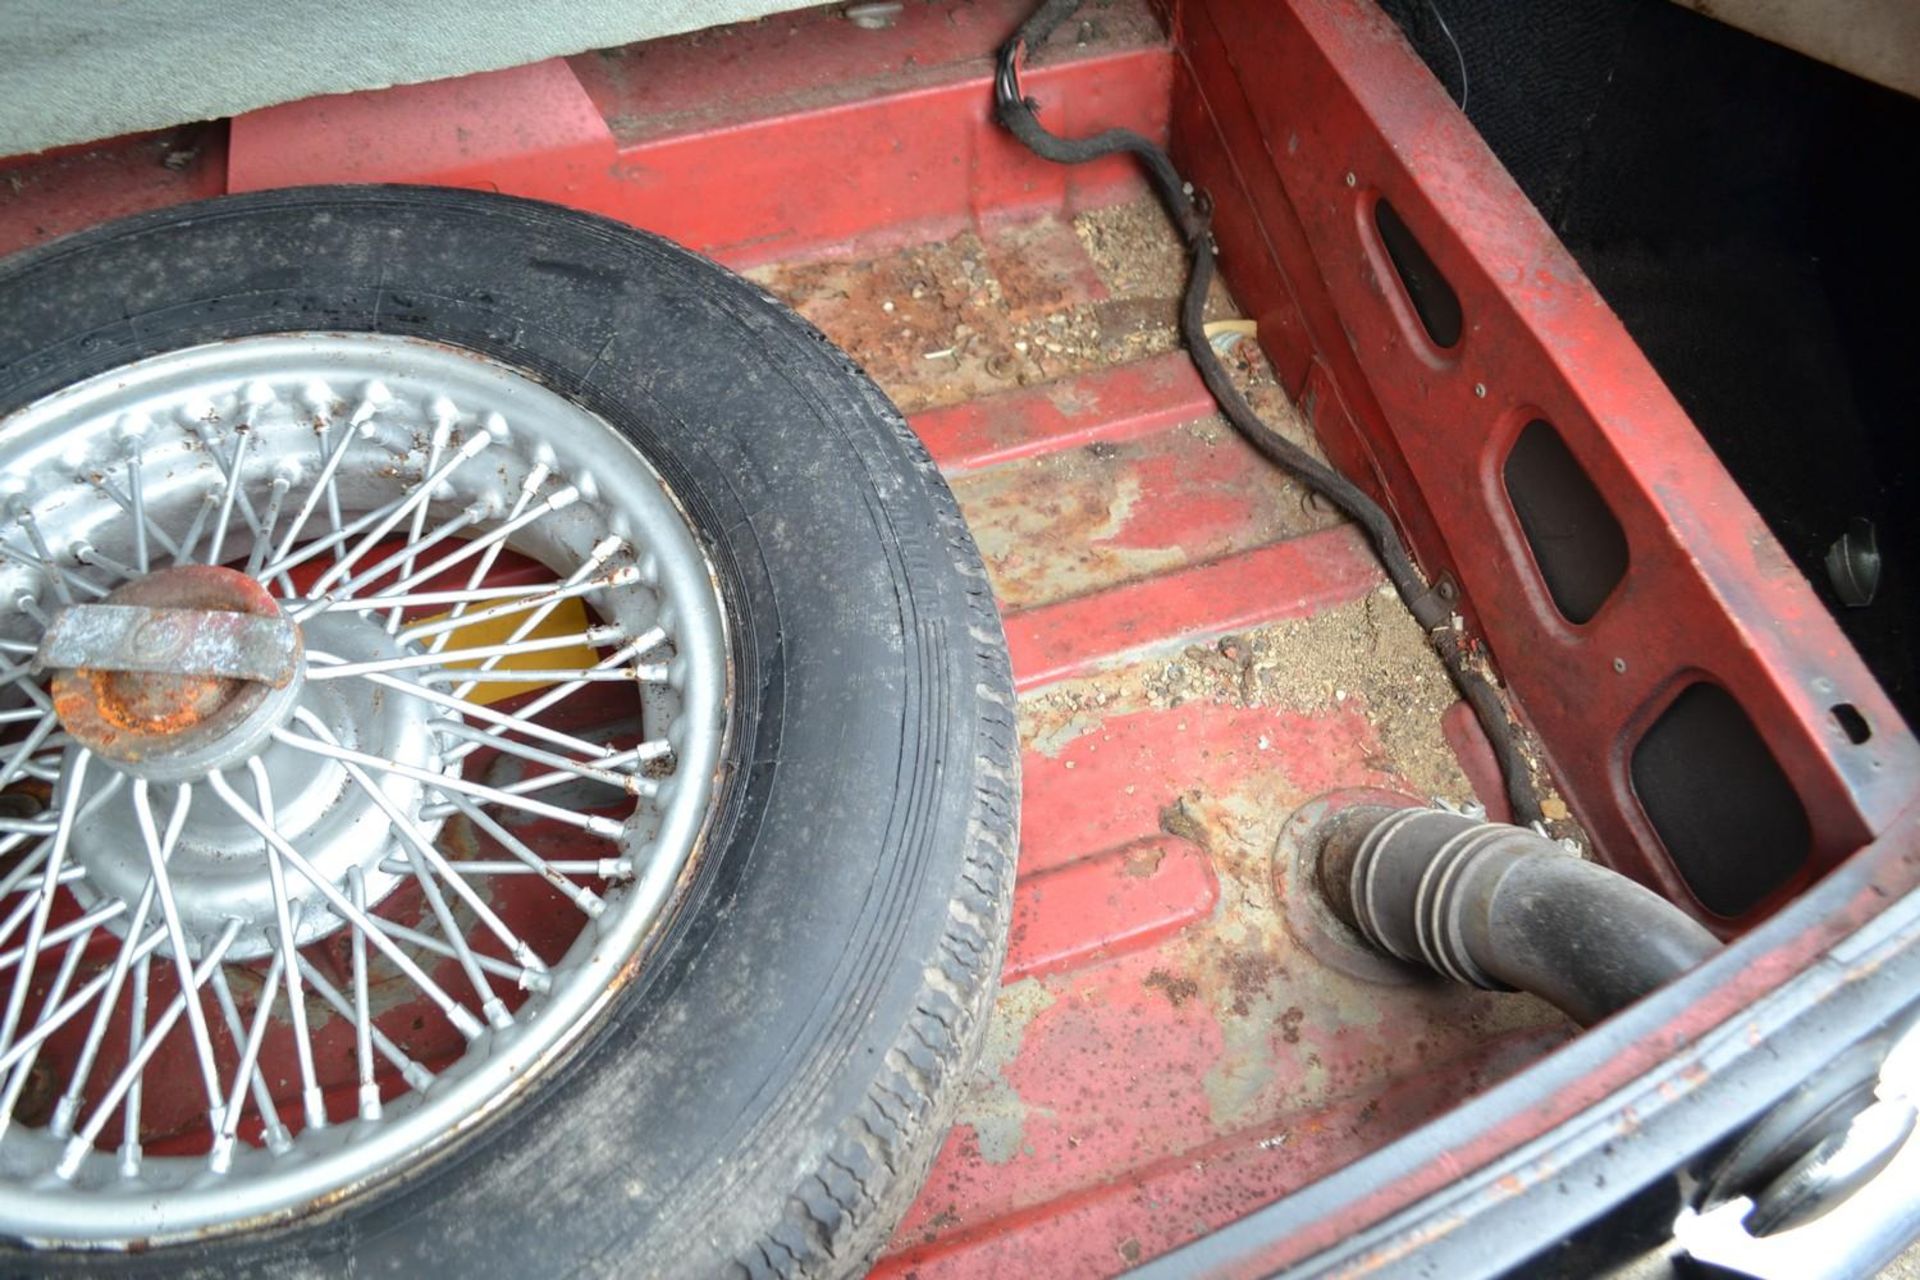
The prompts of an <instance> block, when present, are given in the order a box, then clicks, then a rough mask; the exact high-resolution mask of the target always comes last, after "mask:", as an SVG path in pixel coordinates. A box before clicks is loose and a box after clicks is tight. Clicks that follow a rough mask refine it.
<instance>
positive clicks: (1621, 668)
mask: <svg viewBox="0 0 1920 1280" xmlns="http://www.w3.org/2000/svg"><path fill="white" fill-rule="evenodd" d="M1613 671H1614V674H1615V675H1622V676H1623V675H1625V674H1627V660H1626V659H1625V658H1615V659H1614V660H1613Z"/></svg>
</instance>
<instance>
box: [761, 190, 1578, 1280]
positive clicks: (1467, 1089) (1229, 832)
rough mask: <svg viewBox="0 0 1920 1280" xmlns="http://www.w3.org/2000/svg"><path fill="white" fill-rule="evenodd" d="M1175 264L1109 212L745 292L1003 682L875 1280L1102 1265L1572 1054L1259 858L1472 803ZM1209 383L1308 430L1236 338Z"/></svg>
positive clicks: (1146, 212) (1413, 631)
mask: <svg viewBox="0 0 1920 1280" xmlns="http://www.w3.org/2000/svg"><path fill="white" fill-rule="evenodd" d="M1181 271H1182V262H1181V258H1180V254H1179V252H1178V249H1177V244H1176V241H1175V240H1174V239H1173V237H1172V234H1171V232H1170V230H1168V229H1167V228H1166V226H1165V224H1164V222H1163V221H1162V220H1161V219H1160V217H1159V215H1158V212H1157V210H1156V209H1155V208H1154V206H1152V205H1151V204H1150V203H1148V202H1146V201H1144V200H1134V201H1132V202H1129V203H1126V204H1121V205H1115V206H1110V207H1106V208H1101V209H1094V210H1090V211H1087V212H1084V213H1082V214H1081V215H1079V216H1078V217H1077V218H1074V219H1072V220H1068V219H1066V218H1065V217H1064V216H1061V217H1055V216H1051V215H1050V216H1045V217H1041V218H1039V219H1037V220H1034V221H1029V222H1023V223H1018V224H1011V225H1005V226H1002V227H1000V228H998V229H996V230H993V231H990V232H987V233H984V236H983V235H979V234H975V233H965V234H962V235H959V236H956V237H954V238H953V239H951V240H948V241H946V242H943V243H940V244H935V245H923V246H919V247H915V248H909V249H905V250H897V251H894V252H890V253H884V254H880V255H878V256H871V257H868V256H863V253H862V248H861V245H860V244H859V243H858V242H856V243H855V244H854V245H852V246H850V247H845V248H843V249H842V250H841V251H840V252H839V254H838V255H837V256H836V257H835V258H834V259H832V260H827V261H810V262H800V263H787V264H780V265H775V266H770V267H764V268H761V269H759V270H757V271H755V272H754V273H753V274H754V275H755V276H756V278H758V279H759V280H760V281H761V282H762V283H764V284H765V285H766V286H767V287H768V288H770V289H771V290H772V291H773V292H775V293H776V294H778V295H780V296H782V297H783V298H785V299H786V300H788V301H789V302H791V303H792V304H793V305H794V306H796V307H797V308H798V309H799V310H800V311H802V312H803V313H804V314H806V315H807V316H809V317H810V318H811V319H813V320H814V321H815V322H816V323H818V324H819V325H820V326H821V327H822V328H823V329H824V330H826V332H827V333H828V335H829V336H831V337H832V338H833V339H834V340H835V341H836V342H838V343H840V345H842V346H843V347H845V348H846V349H847V350H849V351H850V352H852V353H853V355H854V356H855V357H856V358H857V359H859V360H860V361H861V362H862V363H863V364H864V365H865V366H866V368H867V369H868V371H869V372H871V373H872V374H873V375H874V376H875V378H876V379H878V380H879V381H880V383H881V384H882V386H884V387H885V388H886V390H887V391H888V392H889V394H891V395H892V396H893V397H894V399H895V401H896V402H897V403H899V404H900V406H901V407H902V409H903V410H905V411H906V412H907V413H908V414H909V416H910V418H911V420H912V421H913V424H914V426H915V428H916V429H917V430H918V431H919V433H920V435H921V437H922V439H923V440H925V441H926V443H927V445H928V447H929V448H930V449H931V450H932V451H933V453H934V455H935V457H936V459H937V460H938V461H939V462H940V463H941V465H942V467H943V468H944V469H945V470H946V471H947V473H948V475H949V477H950V478H951V479H952V481H953V484H954V488H955V491H956V492H957V493H958V495H959V498H960V503H961V507H962V509H963V510H964V511H965V513H966V515H967V518H968V520H969V522H970V523H971V525H972V528H973V531H974V536H975V537H976V538H977V539H978V540H979V543H980V547H981V551H982V553H983V554H984V555H985V557H986V561H987V566H988V571H989V573H990V575H991V577H992V580H993V583H994V587H995V591H996V593H997V595H998V598H999V601H1000V606H1001V611H1002V613H1003V615H1004V616H1005V618H1006V623H1007V630H1008V635H1009V641H1010V643H1011V646H1012V650H1013V656H1014V669H1015V676H1016V679H1017V681H1018V682H1019V686H1020V689H1021V704H1020V723H1021V735H1022V745H1023V747H1024V757H1025V758H1024V768H1025V782H1024V788H1025V798H1024V802H1023V803H1024V816H1023V820H1022V833H1021V851H1020V878H1019V881H1018V883H1017V886H1016V889H1015V907H1014V926H1013V938H1012V945H1011V949H1010V952H1009V955H1008V959H1007V969H1006V975H1005V980H1004V985H1003V988H1002V991H1001V995H1000V999H999V1003H998V1006H997V1009H996V1012H995V1016H994V1020H993V1022H992V1024H991V1026H990V1029H989V1032H988V1043H987V1049H986V1052H985V1055H984V1057H983V1060H982V1061H981V1063H980V1066H979V1069H978V1070H977V1072H976V1073H975V1076H974V1078H973V1080H972V1083H971V1086H970V1088H969V1090H968V1092H967V1096H966V1098H965V1101H964V1102H963V1103H962V1105H961V1109H960V1114H959V1117H958V1121H957V1123H956V1124H955V1127H954V1129H953V1132H952V1134H951V1135H950V1137H949V1138H948V1140H947V1144H946V1147H945V1150H944V1151H943V1152H942V1154H941V1156H940V1158H939V1160H938V1162H937V1164H936V1165H935V1167H934V1171H933V1175H932V1178H931V1179H930V1181H929V1182H928V1185H927V1188H926V1190H925V1191H924V1192H923V1193H922V1195H921V1197H920V1199H919V1201H918V1203H917V1204H916V1205H915V1206H914V1208H913V1210H912V1212H911V1213H910V1214H909V1215H908V1217H907V1220H906V1222H905V1223H904V1224H903V1226H902V1227H901V1229H900V1232H899V1234H898V1235H897V1236H896V1238H895V1240H894V1243H893V1246H892V1248H891V1251H890V1252H889V1254H888V1255H887V1257H886V1258H885V1259H884V1260H883V1261H882V1263H881V1265H880V1267H879V1271H878V1273H879V1274H881V1275H888V1276H908V1275H912V1276H920V1277H934V1276H974V1275H978V1276H986V1275H1001V1274H1022V1275H1044V1276H1049V1277H1068V1276H1104V1275H1110V1274H1113V1273H1115V1272H1118V1271H1121V1270H1124V1269H1125V1268H1126V1267H1127V1266H1128V1265H1130V1264H1132V1263H1135V1262H1138V1261H1141V1260H1142V1259H1145V1258H1148V1257H1152V1256H1154V1255H1155V1254H1158V1253H1161V1252H1164V1251H1166V1250H1167V1249H1169V1248H1172V1247H1174V1246H1176V1245H1178V1244H1181V1243H1183V1242H1185V1241H1187V1240H1190V1239H1192V1238H1194V1237H1195V1236H1198V1235H1200V1234H1203V1233H1205V1232H1206V1231H1208V1230H1210V1229H1212V1228H1215V1227H1218V1226H1221V1225H1223V1224H1225V1223H1227V1222H1229V1221H1232V1220H1233V1219H1235V1218H1237V1217H1239V1216H1241V1215H1242V1214H1244V1213H1246V1212H1247V1211H1248V1210H1250V1209H1252V1208H1254V1207H1256V1206H1257V1205H1259V1204H1262V1203H1265V1202H1266V1201H1268V1200H1271V1199H1272V1198H1274V1197H1276V1196H1278V1195H1280V1194H1283V1193H1285V1192H1287V1191H1290V1190H1292V1189H1294V1188H1297V1187H1300V1186H1302V1185H1304V1184H1306V1183H1308V1182H1310V1181H1312V1180H1314V1179H1315V1178H1318V1177H1320V1176H1322V1175H1324V1174H1326V1173H1328V1172H1330V1171H1332V1170H1333V1169H1335V1168H1338V1167H1339V1166H1341V1165H1344V1164H1346V1163H1348V1162H1350V1161H1352V1160H1353V1159H1355V1158H1357V1157H1358V1156H1360V1155H1362V1154H1364V1153H1366V1152H1367V1151H1370V1150H1372V1149H1374V1148H1375V1147H1378V1146H1380V1145H1381V1144H1383V1143H1385V1142H1386V1141H1388V1140H1390V1139H1391V1138H1394V1137H1396V1136H1398V1135H1400V1134H1402V1133H1405V1132H1406V1131H1408V1130H1409V1129H1411V1128H1413V1127H1415V1126H1417V1125H1418V1124H1420V1123H1422V1122H1423V1121H1425V1120H1427V1119H1429V1118H1431V1117H1433V1116H1434V1115H1436V1114H1438V1113H1439V1112H1441V1111H1444V1110H1445V1109H1446V1108H1448V1107H1450V1106H1452V1105H1453V1104H1454V1103H1456V1102H1458V1101H1459V1100H1460V1099H1461V1098H1462V1097H1463V1096H1465V1095H1467V1094H1470V1093H1472V1092H1475V1091H1477V1090H1478V1089H1481V1088H1483V1087H1485V1086H1486V1085H1488V1084H1490V1083H1492V1082H1494V1081H1496V1080H1498V1079H1500V1078H1502V1077H1503V1076H1505V1075H1508V1074H1510V1073H1512V1072H1514V1071H1516V1070H1518V1069H1519V1068H1520V1067H1522V1066H1524V1065H1526V1064H1527V1063H1528V1062H1530V1061H1532V1060H1533V1059H1534V1058H1535V1057H1537V1056H1539V1055H1540V1054H1542V1053H1544V1052H1546V1051H1547V1050H1549V1049H1550V1048H1552V1047H1554V1046H1556V1045H1558V1044H1559V1043H1561V1042H1562V1041H1563V1040H1565V1039H1566V1038H1567V1037H1568V1036H1570V1035H1571V1034H1572V1027H1571V1026H1570V1024H1568V1023H1567V1022H1566V1021H1565V1020H1564V1019H1563V1018H1561V1017H1560V1015H1558V1014H1557V1013H1555V1012H1554V1011H1553V1010H1551V1009H1549V1008H1547V1007H1546V1006H1544V1005H1542V1004H1539V1003H1537V1002H1534V1001H1532V1000H1530V999H1527V998H1525V997H1519V996H1493V995H1486V994H1482V993H1477V992H1472V991H1466V990H1461V989H1458V988H1455V987H1452V986H1448V985H1442V984H1439V983H1437V982H1427V981H1421V982H1414V983H1404V984H1389V983H1381V982H1369V981H1363V980H1360V979H1357V978H1353V977H1350V976H1348V975H1347V974H1345V973H1343V972H1341V971H1339V970H1337V969H1336V968H1334V967H1331V966H1330V965H1329V964H1327V963H1324V962H1323V961H1321V960H1320V959H1317V958H1316V957H1315V956H1314V955H1313V954H1312V953H1310V952H1309V951H1308V950H1307V948H1306V946H1305V945H1304V944H1303V941H1302V939H1301V938H1300V937H1298V936H1296V934H1295V932H1294V929H1293V926H1291V925H1290V924H1289V921H1288V913H1287V911H1286V909H1285V908H1286V905H1287V898H1288V896H1289V895H1293V894H1297V893H1298V892H1299V890H1298V888H1297V887H1296V886H1291V885H1289V884H1286V883H1285V882H1284V881H1282V882H1279V883H1276V879H1275V871H1274V851H1275V845H1276V841H1277V840H1278V838H1279V835H1280V831H1281V828H1282V826H1283V824H1284V823H1285V822H1286V820H1287V819H1288V818H1289V816H1291V815H1292V814H1293V813H1294V811H1295V810H1296V809H1297V808H1299V807H1300V806H1301V805H1302V804H1303V803H1304V802H1306V801H1308V800H1310V799H1312V798H1313V797H1315V796H1318V795H1321V794H1323V793H1325V792H1328V791H1331V790H1334V789H1337V788H1348V787H1358V786H1369V787H1379V788H1386V789H1389V790H1393V791H1397V792H1401V793H1404V794H1408V795H1412V796H1417V797H1421V798H1429V797H1435V798H1441V799H1446V800H1449V801H1454V802H1464V801H1469V800H1472V799H1474V798H1475V797H1474V789H1473V786H1472V784H1471V783H1470V782H1469V781H1468V777H1467V775H1466V773H1465V772H1463V770H1462V767H1461V764H1460V762H1459V761H1458V759H1457V758H1456V757H1455V754H1454V751H1453V748H1452V747H1451V746H1450V745H1449V744H1450V741H1451V739H1450V737H1449V735H1448V733H1447V732H1446V731H1444V730H1443V723H1449V724H1451V725H1452V726H1453V727H1455V728H1456V729H1457V728H1458V724H1459V720H1460V716H1459V710H1460V709H1459V708H1457V707H1456V706H1455V702H1454V695H1453V690H1452V687H1451V686H1450V685H1449V684H1448V682H1447V679H1446V676H1445V674H1444V672H1443V671H1442V670H1441V668H1440V667H1439V665H1438V664H1437V662H1436V661H1435V660H1434V659H1433V658H1432V657H1431V656H1430V653H1429V651H1428V649H1427V648H1426V645H1425V643H1424V640H1423V638H1422V637H1421V635H1420V633H1419V631H1418V629H1417V627H1416V626H1415V625H1414V623H1413V622H1412V620H1411V618H1410V617H1409V616H1408V615H1407V614H1406V612H1405V611H1404V609H1402V608H1401V606H1400V604H1399V602H1398V600H1397V599H1396V598H1395V597H1394V596H1393V594H1392V592H1391V589H1390V588H1388V587H1387V586H1385V584H1384V582H1383V580H1382V578H1381V576H1380V573H1379V570H1378V569H1377V567H1376V565H1375V563H1374V561H1373V559H1372V556H1371V554H1370V553H1369V552H1368V551H1367V550H1366V548H1365V545H1364V543H1363V542H1362V541H1361V539H1360V538H1359V537H1358V536H1357V535H1356V534H1355V532H1354V531H1353V529H1352V528H1351V527H1350V526H1348V525H1346V524H1344V523H1343V522H1342V521H1340V520H1339V518H1338V517H1337V516H1334V515H1332V514H1330V513H1328V512H1326V511H1324V510H1323V509H1321V507H1320V506H1319V505H1318V504H1317V503H1316V502H1314V501H1311V500H1309V499H1308V497H1307V495H1306V494H1305V493H1303V492H1302V491H1301V489H1300V488H1299V486H1297V485H1296V484H1294V483H1292V482H1291V481H1289V480H1288V479H1287V478H1286V477H1285V476H1284V475H1283V474H1281V473H1279V472H1277V471H1275V470H1274V469H1273V468H1272V467H1270V466H1269V465H1268V464H1266V463H1265V462H1264V461H1263V460H1262V459H1261V458H1260V457H1259V456H1258V455H1256V454H1255V453H1254V452H1253V451H1252V450H1251V449H1250V448H1249V447H1248V446H1247V445H1246V444H1244V443H1243V442H1242V441H1241V440H1240V439H1239V437H1238V436H1236V435H1235V434H1234V433H1233V432H1232V431H1231V430H1230V429H1228V428H1227V427H1226V425H1225V424H1224V423H1223V422H1222V421H1221V420H1220V419H1219V418H1218V417H1217V416H1215V415H1214V414H1213V412H1212V404H1211V402H1210V401H1209V400H1208V399H1207V398H1206V396H1205V393H1204V391H1203V390H1202V389H1201V387H1200V385H1199V382H1198V379H1197V377H1196V376H1195V375H1194V373H1193V371H1192V369H1191V366H1190V365H1189V364H1188V363H1187V360H1186V357H1185V355H1184V354H1183V353H1181V352H1179V351H1178V350H1177V349H1176V344H1175V340H1174V331H1173V327H1172V326H1173V321H1174V302H1173V299H1174V297H1175V296H1176V294H1177V292H1178V290H1179V287H1180V284H1181ZM1213 309H1214V313H1215V314H1217V315H1219V316H1221V317H1228V316H1232V315H1234V314H1236V313H1235V311H1234V308H1233V304H1232V302H1231V299H1229V298H1227V297H1226V296H1224V294H1223V295H1222V296H1220V297H1218V298H1216V299H1215V300H1214V303H1213ZM1230 365H1231V366H1232V367H1233V368H1234V369H1235V370H1236V373H1237V375H1238V376H1239V377H1240V378H1241V379H1242V381H1243V382H1244V383H1245V384H1246V385H1247V386H1248V388H1249V390H1250V393H1251V394H1252V396H1253V398H1254V401H1255V403H1256V404H1257V405H1258V406H1259V407H1260V408H1261V410H1262V412H1263V413H1264V414H1265V416H1266V417H1267V418H1268V419H1269V420H1270V421H1272V422H1274V423H1276V424H1277V425H1279V426H1280V427H1281V428H1282V429H1283V430H1286V431H1287V432H1288V433H1289V434H1291V435H1293V436H1295V437H1296V438H1299V439H1302V440H1310V439H1311V436H1310V433H1309V431H1308V428H1307V427H1306V426H1305V424H1304V421H1303V419H1302V418H1301V417H1300V415H1299V414H1298V413H1297V411H1295V409H1294V407H1293V406H1292V405H1291V404H1290V403H1288V401H1287V400H1286V398H1285V396H1284V395H1283V394H1282V393H1281V392H1280V390H1279V388H1278V387H1277V386H1275V385H1274V382H1273V378H1272V375H1271V373H1270V372H1269V370H1268V369H1267V367H1266V365H1265V362H1264V361H1263V360H1262V359H1261V358H1260V357H1259V356H1258V355H1257V354H1256V353H1255V352H1254V348H1253V344H1252V343H1251V342H1244V343H1241V344H1240V345H1238V346H1236V347H1235V348H1234V349H1233V353H1232V357H1231V359H1230ZM1450 708H1451V709H1452V714H1449V711H1450ZM1454 736H1456V737H1459V738H1460V740H1461V741H1463V742H1471V741H1472V736H1471V734H1467V735H1464V736H1463V735H1458V734H1456V735H1454ZM1481 776H1484V775H1481ZM1483 785H1485V784H1484V782H1483Z"/></svg>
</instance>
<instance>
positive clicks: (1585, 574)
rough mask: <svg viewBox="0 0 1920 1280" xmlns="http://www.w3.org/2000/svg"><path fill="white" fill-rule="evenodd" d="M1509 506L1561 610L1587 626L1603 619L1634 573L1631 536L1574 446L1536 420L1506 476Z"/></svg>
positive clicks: (1516, 450)
mask: <svg viewBox="0 0 1920 1280" xmlns="http://www.w3.org/2000/svg"><path fill="white" fill-rule="evenodd" d="M1503 474H1504V478H1505V480H1506V485H1507V499H1508V501H1510V502H1512V503H1513V513H1514V514H1515V515H1516V516H1518V517H1519V518H1520V530H1521V532H1522V533H1524V534H1526V537H1527V546H1529V547H1530V548H1532V550H1533V560H1534V563H1535V564H1537V565H1539V566H1540V576H1541V577H1542V578H1543V579H1545V581H1546V584H1547V594H1549V595H1551V596H1552V597H1553V604H1554V607H1555V608H1557V609H1558V610H1560V613H1561V615H1562V616H1563V617H1565V618H1566V620H1567V621H1568V622H1571V623H1574V624H1576V625H1577V624H1579V623H1582V622H1585V621H1587V620H1588V619H1589V618H1591V617H1593V615H1594V614H1595V613H1598V612H1599V610H1600V606H1601V605H1603V604H1605V603H1606V600H1607V597H1608V596H1610V595H1612V594H1613V589H1614V588H1615V587H1617V586H1619V585H1620V579H1621V578H1623V577H1625V576H1626V572H1627V535H1626V532H1625V531H1624V530H1623V529H1621V528H1620V521H1619V520H1618V519H1616V518H1615V517H1614V514H1613V509H1612V508H1611V507H1609V506H1607V500H1606V499H1605V498H1603V497H1602V496H1601V495H1600V490H1599V489H1597V488H1595V487H1594V483H1593V480H1592V479H1591V478H1590V477H1589V476H1588V475H1587V472H1586V469H1585V468H1583V467H1582V466H1581V465H1580V462H1579V460H1578V459H1577V458H1575V457H1574V456H1573V452H1572V451H1571V450H1570V449H1568V448H1567V442H1566V441H1565V440H1563V439H1561V438H1560V433H1559V432H1558V431H1555V430H1554V429H1553V427H1552V426H1551V425H1550V424H1548V423H1546V422H1542V421H1540V420H1539V419H1537V418H1536V419H1534V420H1533V421H1532V422H1529V423H1528V424H1527V426H1526V429H1525V430H1524V431H1522V432H1521V433H1520V438H1519V439H1518V440H1516V441H1514V444H1513V451H1512V452H1511V453H1509V454H1508V455H1507V465H1506V467H1505V469H1504V473H1503Z"/></svg>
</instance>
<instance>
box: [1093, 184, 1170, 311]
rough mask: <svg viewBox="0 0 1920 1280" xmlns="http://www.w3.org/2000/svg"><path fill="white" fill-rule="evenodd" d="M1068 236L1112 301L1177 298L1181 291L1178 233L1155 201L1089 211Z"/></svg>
mask: <svg viewBox="0 0 1920 1280" xmlns="http://www.w3.org/2000/svg"><path fill="white" fill-rule="evenodd" d="M1073 232H1074V234H1075V235H1076V236H1078V237H1079V239H1080V244H1081V246H1082V247H1083V248H1085V249H1086V251H1087V256H1088V257H1089V258H1092V259H1093V265H1094V267H1095V269H1097V270H1098V271H1099V272H1100V279H1101V280H1102V282H1104V283H1105V284H1106V286H1107V289H1108V291H1109V292H1110V293H1112V294H1113V296H1114V297H1116V298H1178V297H1179V296H1180V295H1181V294H1182V293H1183V292H1185V290H1186V287H1187V259H1186V255H1185V254H1184V253H1182V252H1181V250H1180V233H1179V232H1178V231H1176V230H1174V226H1173V221H1172V219H1170V218H1168V217H1167V211H1166V210H1165V209H1163V208H1162V207H1161V205H1160V202H1159V201H1158V200H1155V199H1145V200H1134V201H1131V202H1129V203H1127V204H1116V205H1110V206H1108V207H1107V208H1104V209H1093V210H1089V211H1088V212H1086V213H1083V214H1081V215H1080V216H1079V217H1077V218H1075V219H1074V220H1073Z"/></svg>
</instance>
